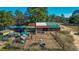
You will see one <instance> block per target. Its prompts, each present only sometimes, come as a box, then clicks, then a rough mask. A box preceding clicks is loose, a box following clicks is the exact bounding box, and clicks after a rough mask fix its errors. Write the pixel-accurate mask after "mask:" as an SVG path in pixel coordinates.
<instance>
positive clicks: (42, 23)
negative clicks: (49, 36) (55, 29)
mask: <svg viewBox="0 0 79 59" xmlns="http://www.w3.org/2000/svg"><path fill="white" fill-rule="evenodd" d="M36 26H47V23H46V22H37V23H36Z"/></svg>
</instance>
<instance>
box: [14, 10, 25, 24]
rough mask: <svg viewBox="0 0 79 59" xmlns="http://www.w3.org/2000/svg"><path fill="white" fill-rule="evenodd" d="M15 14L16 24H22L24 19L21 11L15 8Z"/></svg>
mask: <svg viewBox="0 0 79 59" xmlns="http://www.w3.org/2000/svg"><path fill="white" fill-rule="evenodd" d="M15 14H16V17H15V18H16V22H17V23H16V24H19V25H21V24H24V22H25V20H24V14H23V12H21V11H19V10H16V12H15Z"/></svg>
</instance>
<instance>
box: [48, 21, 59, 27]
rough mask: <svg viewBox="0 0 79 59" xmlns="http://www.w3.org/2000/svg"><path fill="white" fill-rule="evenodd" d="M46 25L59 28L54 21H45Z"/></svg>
mask: <svg viewBox="0 0 79 59" xmlns="http://www.w3.org/2000/svg"><path fill="white" fill-rule="evenodd" d="M47 26H49V28H60V26H59V25H58V24H57V23H56V22H47Z"/></svg>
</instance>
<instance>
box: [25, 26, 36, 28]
mask: <svg viewBox="0 0 79 59" xmlns="http://www.w3.org/2000/svg"><path fill="white" fill-rule="evenodd" d="M25 28H36V27H35V26H26V27H25Z"/></svg>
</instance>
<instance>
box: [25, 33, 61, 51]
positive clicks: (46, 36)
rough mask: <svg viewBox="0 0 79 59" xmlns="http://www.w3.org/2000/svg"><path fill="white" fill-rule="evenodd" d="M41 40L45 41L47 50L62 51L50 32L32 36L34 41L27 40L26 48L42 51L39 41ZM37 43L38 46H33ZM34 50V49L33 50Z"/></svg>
mask: <svg viewBox="0 0 79 59" xmlns="http://www.w3.org/2000/svg"><path fill="white" fill-rule="evenodd" d="M40 39H43V40H44V42H45V43H46V46H45V47H46V49H51V50H53V49H62V48H61V47H60V45H59V44H58V43H57V42H56V41H55V40H54V38H53V36H52V35H51V34H50V32H47V33H38V34H36V35H33V36H32V39H30V40H26V43H25V46H24V48H30V45H32V47H33V48H34V49H36V50H39V49H40V46H39V41H40ZM35 43H37V45H33V44H35ZM31 50H32V49H31Z"/></svg>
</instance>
